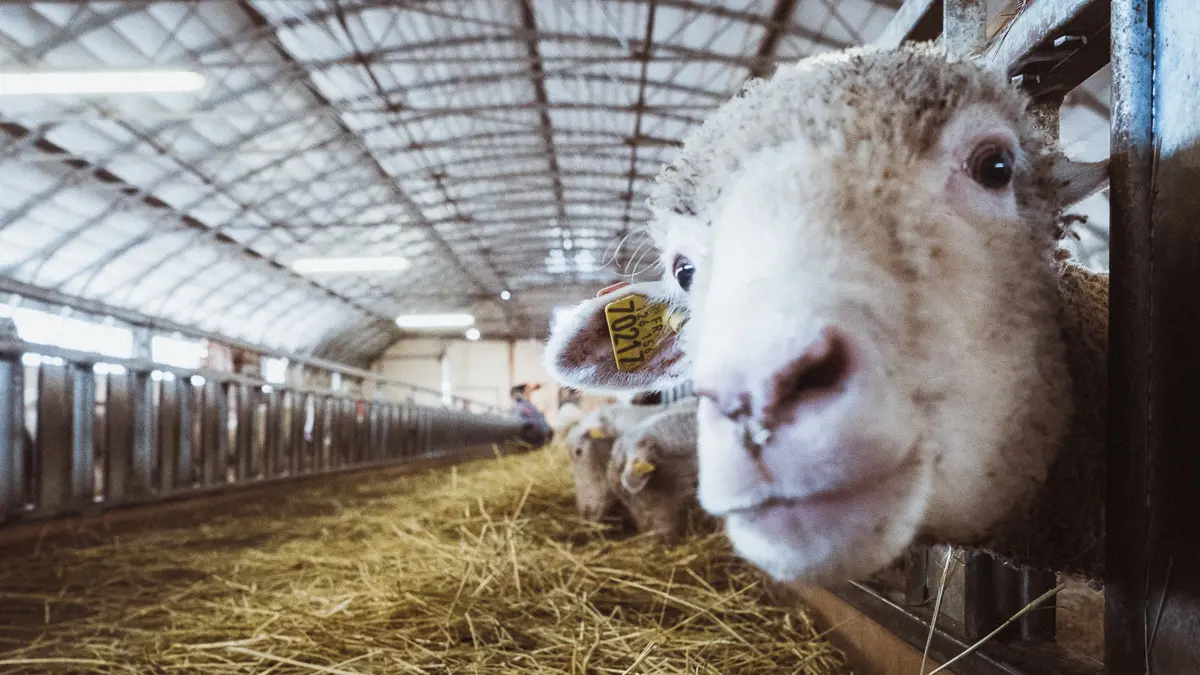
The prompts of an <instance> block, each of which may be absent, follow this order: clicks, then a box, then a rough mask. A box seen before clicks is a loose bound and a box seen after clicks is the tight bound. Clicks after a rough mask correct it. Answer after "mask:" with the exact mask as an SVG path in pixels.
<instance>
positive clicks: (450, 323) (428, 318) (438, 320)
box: [396, 314, 475, 328]
mask: <svg viewBox="0 0 1200 675" xmlns="http://www.w3.org/2000/svg"><path fill="white" fill-rule="evenodd" d="M474 324H475V317H474V316H471V315H470V314H404V315H402V316H398V317H396V325H397V326H399V327H401V328H466V327H467V326H472V325H474Z"/></svg>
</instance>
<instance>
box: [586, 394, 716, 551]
mask: <svg viewBox="0 0 1200 675" xmlns="http://www.w3.org/2000/svg"><path fill="white" fill-rule="evenodd" d="M696 409H697V401H696V399H694V398H692V399H685V400H684V401H681V402H680V403H678V404H676V405H674V406H672V407H670V408H669V409H667V410H665V411H663V412H660V413H658V414H656V415H652V416H651V417H648V418H646V419H645V420H643V421H642V422H641V423H639V424H638V425H636V426H634V427H632V428H630V429H629V430H627V431H626V432H625V433H623V434H621V437H620V438H619V439H617V441H616V443H615V444H614V445H613V449H612V458H611V459H610V460H609V463H608V481H607V482H608V486H609V489H610V490H612V492H613V493H615V494H616V495H617V499H618V500H620V502H621V503H622V504H623V505H624V506H625V508H626V510H627V511H628V512H629V514H630V515H631V516H632V518H633V522H634V524H635V525H636V526H637V529H638V531H639V532H642V533H649V534H653V535H655V536H657V537H659V538H661V539H663V540H664V541H665V542H667V543H668V544H673V543H677V542H678V541H679V540H680V539H682V538H683V536H684V534H685V533H686V532H687V528H688V525H689V523H690V521H691V520H692V516H693V515H694V513H695V512H696V511H698V510H699V503H698V502H697V500H696V487H697V474H698V467H697V458H696ZM701 522H702V523H703V521H701ZM703 525H708V524H707V523H703Z"/></svg>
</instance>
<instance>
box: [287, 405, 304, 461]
mask: <svg viewBox="0 0 1200 675" xmlns="http://www.w3.org/2000/svg"><path fill="white" fill-rule="evenodd" d="M304 403H305V396H304V394H302V393H300V392H298V391H293V392H292V431H291V441H290V442H289V443H288V455H289V456H290V458H289V460H288V463H289V465H291V467H292V473H293V474H296V475H298V474H302V473H306V472H307V470H308V467H307V463H306V462H305V461H304V459H305V457H304V456H305V452H304V447H305V446H304V422H305V420H306V418H307V417H308V415H307V408H306V407H305V405H304Z"/></svg>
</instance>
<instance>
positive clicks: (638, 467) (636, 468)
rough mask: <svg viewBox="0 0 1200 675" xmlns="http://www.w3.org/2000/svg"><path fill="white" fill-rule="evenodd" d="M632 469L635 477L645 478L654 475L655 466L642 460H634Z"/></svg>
mask: <svg viewBox="0 0 1200 675" xmlns="http://www.w3.org/2000/svg"><path fill="white" fill-rule="evenodd" d="M632 468H633V475H635V476H645V475H646V474H651V473H654V465H653V464H651V463H650V462H646V461H642V460H640V459H635V460H633V467H632Z"/></svg>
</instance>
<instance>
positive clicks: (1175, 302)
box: [1106, 0, 1200, 673]
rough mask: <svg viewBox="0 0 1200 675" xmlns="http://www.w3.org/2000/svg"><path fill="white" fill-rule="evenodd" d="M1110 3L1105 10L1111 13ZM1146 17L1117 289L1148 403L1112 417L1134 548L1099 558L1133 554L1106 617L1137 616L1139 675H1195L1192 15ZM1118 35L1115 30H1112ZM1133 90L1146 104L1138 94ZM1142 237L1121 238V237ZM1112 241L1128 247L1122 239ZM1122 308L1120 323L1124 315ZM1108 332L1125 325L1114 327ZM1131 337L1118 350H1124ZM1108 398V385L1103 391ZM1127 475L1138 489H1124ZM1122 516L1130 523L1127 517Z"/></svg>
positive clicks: (1198, 176) (1196, 323) (1175, 4)
mask: <svg viewBox="0 0 1200 675" xmlns="http://www.w3.org/2000/svg"><path fill="white" fill-rule="evenodd" d="M1116 4H1117V3H1114V6H1113V13H1114V14H1116V13H1117V12H1118V10H1117V7H1116ZM1122 4H1123V3H1122ZM1139 4H1141V3H1139ZM1146 10H1147V11H1146V13H1145V16H1146V17H1147V19H1148V22H1149V24H1148V28H1149V30H1148V32H1149V35H1150V40H1151V42H1150V46H1151V50H1152V51H1151V53H1150V57H1151V64H1152V72H1151V73H1150V75H1151V78H1150V80H1149V84H1150V90H1149V91H1150V94H1149V99H1150V100H1149V104H1148V105H1149V106H1150V110H1151V111H1152V114H1150V119H1151V121H1152V124H1153V126H1152V128H1151V135H1150V139H1151V140H1152V144H1151V146H1150V147H1149V148H1147V150H1151V152H1150V157H1151V162H1150V166H1149V171H1148V172H1146V173H1140V174H1132V175H1130V174H1124V175H1123V177H1124V178H1125V179H1130V178H1133V179H1134V180H1138V182H1137V183H1136V187H1133V189H1136V190H1137V191H1138V193H1140V194H1141V195H1143V196H1144V198H1145V199H1146V200H1147V201H1148V202H1149V209H1148V212H1149V226H1148V228H1147V230H1148V234H1149V241H1148V246H1149V255H1148V256H1147V257H1146V258H1144V259H1142V260H1140V261H1138V262H1141V263H1144V266H1141V267H1138V266H1137V263H1133V264H1129V263H1130V262H1131V261H1130V260H1129V259H1128V258H1127V257H1126V256H1128V255H1129V252H1128V251H1126V252H1124V253H1123V256H1122V262H1123V263H1125V264H1124V265H1123V266H1122V268H1121V269H1120V271H1122V272H1124V273H1125V274H1126V275H1130V276H1132V277H1133V279H1127V280H1126V283H1127V284H1131V285H1132V284H1139V283H1140V287H1141V290H1142V291H1143V294H1142V295H1141V297H1140V298H1138V299H1139V300H1141V301H1142V302H1143V303H1144V304H1141V305H1139V306H1137V309H1138V310H1139V311H1137V312H1136V314H1137V315H1139V317H1140V318H1141V320H1142V321H1144V322H1145V323H1146V328H1145V329H1146V330H1147V334H1146V338H1147V339H1146V342H1145V343H1141V344H1139V345H1138V346H1139V347H1145V348H1146V351H1145V352H1143V353H1138V352H1136V351H1135V352H1133V353H1129V352H1122V353H1121V356H1122V357H1124V358H1128V359H1130V360H1131V361H1132V362H1133V363H1134V364H1137V365H1145V363H1146V362H1148V366H1149V367H1148V368H1147V369H1146V372H1147V373H1148V382H1145V383H1146V384H1148V385H1149V387H1148V390H1147V389H1140V390H1139V389H1134V390H1133V391H1137V392H1138V393H1139V394H1140V395H1142V396H1147V397H1148V399H1149V400H1148V403H1147V407H1146V409H1145V412H1146V413H1147V414H1146V416H1145V417H1137V416H1133V415H1130V414H1129V412H1130V411H1129V409H1128V408H1127V409H1126V410H1124V411H1123V414H1124V417H1123V418H1122V421H1123V422H1125V423H1127V424H1130V426H1131V427H1132V429H1131V430H1130V431H1132V430H1136V432H1137V433H1144V434H1145V436H1144V439H1145V446H1144V448H1138V446H1136V445H1135V446H1134V450H1135V451H1136V450H1138V449H1141V450H1142V452H1141V454H1139V455H1135V456H1134V457H1133V459H1132V462H1129V463H1127V464H1126V466H1125V467H1124V468H1126V469H1129V468H1132V469H1133V470H1132V471H1129V470H1127V471H1125V472H1124V473H1110V474H1109V477H1110V480H1109V484H1110V485H1112V484H1113V483H1116V482H1120V483H1124V488H1125V489H1126V490H1129V489H1130V488H1132V493H1124V494H1121V496H1122V497H1125V498H1126V499H1127V501H1126V503H1124V504H1123V505H1118V506H1117V508H1119V509H1128V511H1127V512H1126V513H1124V514H1123V515H1122V516H1119V517H1120V518H1123V519H1125V520H1122V521H1118V522H1119V524H1120V525H1121V526H1122V529H1121V530H1120V535H1119V536H1121V537H1122V538H1121V539H1119V541H1123V542H1124V543H1126V544H1133V546H1132V547H1131V549H1125V550H1124V552H1122V553H1119V552H1118V551H1119V550H1120V549H1119V548H1118V546H1114V545H1113V542H1111V541H1110V542H1108V544H1109V547H1110V548H1109V549H1108V550H1109V551H1111V552H1112V555H1111V556H1110V557H1109V560H1110V561H1111V559H1112V558H1113V557H1121V556H1125V557H1133V558H1135V559H1137V560H1136V561H1134V562H1130V563H1128V565H1127V566H1126V565H1122V567H1120V568H1118V570H1119V571H1120V572H1123V573H1125V574H1128V573H1129V572H1130V571H1131V569H1136V570H1138V571H1140V572H1141V574H1140V575H1138V577H1137V579H1138V582H1139V583H1140V584H1141V587H1142V589H1143V590H1142V593H1143V596H1142V597H1140V598H1139V597H1138V596H1136V595H1133V596H1131V594H1129V593H1128V592H1127V591H1126V594H1125V595H1124V597H1123V598H1122V599H1123V600H1125V601H1126V603H1127V604H1126V605H1125V606H1124V607H1119V608H1118V610H1117V611H1119V612H1122V613H1127V614H1125V616H1126V617H1127V618H1129V619H1132V618H1133V617H1134V616H1136V617H1137V619H1138V620H1139V623H1138V624H1136V625H1140V626H1141V627H1142V631H1141V634H1142V638H1141V640H1142V642H1144V643H1145V644H1142V645H1140V646H1141V647H1142V649H1141V651H1140V652H1139V654H1138V655H1139V656H1140V657H1141V659H1142V660H1141V662H1140V663H1139V672H1140V670H1141V669H1145V670H1146V671H1147V672H1152V673H1195V672H1200V620H1198V615H1197V610H1196V601H1195V598H1196V597H1197V596H1198V595H1200V530H1197V528H1196V526H1195V514H1196V513H1197V511H1200V491H1197V489H1196V479H1197V476H1200V452H1197V448H1196V439H1197V438H1198V437H1200V417H1198V416H1197V414H1196V411H1197V410H1198V409H1200V387H1197V384H1196V383H1197V382H1198V381H1200V350H1197V347H1196V346H1197V344H1200V313H1197V312H1196V311H1195V303H1196V298H1197V297H1198V296H1200V267H1198V266H1197V264H1196V261H1197V260H1200V227H1197V223H1196V219H1197V214H1200V189H1197V186H1200V115H1197V114H1196V110H1197V107H1198V103H1200V86H1198V80H1197V76H1198V73H1200V12H1198V11H1197V6H1196V3H1195V2H1191V1H1189V0H1155V1H1154V2H1153V3H1152V4H1149V6H1148V7H1146ZM1123 11H1125V10H1123ZM1114 18H1115V17H1114ZM1117 30H1118V29H1117V26H1116V25H1115V23H1114V27H1113V33H1114V34H1115V33H1116V32H1117ZM1114 73H1115V70H1114ZM1134 95H1135V96H1136V95H1141V96H1143V97H1145V96H1146V93H1145V89H1140V90H1136V91H1135V92H1134ZM1115 145H1116V144H1115V143H1114V146H1115ZM1139 177H1140V180H1139V179H1138V178H1139ZM1130 187H1132V186H1130ZM1128 197H1129V195H1126V198H1128ZM1131 201H1132V200H1127V201H1126V202H1125V206H1129V205H1130V202H1131ZM1124 215H1125V214H1122V216H1124ZM1133 226H1134V223H1133V222H1128V221H1126V222H1123V223H1122V228H1123V229H1125V230H1128V229H1130V228H1132V227H1133ZM1143 234H1144V233H1138V234H1136V235H1132V234H1131V233H1129V232H1128V231H1126V232H1124V235H1125V236H1126V237H1129V238H1132V237H1133V236H1142V235H1143ZM1122 243H1123V244H1126V245H1128V244H1129V242H1128V240H1126V241H1123V242H1122ZM1114 276H1115V272H1114ZM1126 293H1128V289H1126ZM1128 299H1129V297H1128V295H1126V296H1122V300H1128ZM1127 311H1128V310H1127ZM1133 313H1135V312H1129V313H1126V314H1124V315H1123V316H1122V319H1124V320H1128V319H1130V318H1131V317H1130V316H1129V314H1133ZM1114 330H1118V329H1114ZM1119 330H1125V331H1131V332H1132V331H1133V330H1136V329H1131V328H1130V327H1129V326H1121V327H1120V329H1119ZM1129 337H1130V336H1128V335H1127V336H1126V338H1127V340H1128V338H1129ZM1130 342H1133V341H1132V340H1129V341H1127V342H1126V343H1125V344H1124V345H1123V346H1124V347H1129V346H1130V344H1129V343H1130ZM1139 362H1141V363H1139ZM1128 367H1130V365H1129V364H1123V365H1122V368H1128ZM1122 374H1123V375H1127V373H1124V372H1123V373H1122ZM1111 381H1112V380H1110V382H1111ZM1122 384H1125V385H1129V384H1135V385H1137V384H1142V382H1137V381H1133V382H1130V381H1124V382H1122ZM1114 392H1115V389H1110V395H1113V393H1114ZM1120 396H1121V397H1122V398H1121V403H1120V404H1119V405H1120V406H1122V407H1125V406H1130V404H1129V402H1128V401H1127V400H1126V398H1127V397H1128V396H1129V393H1128V392H1124V393H1122V394H1120ZM1130 407H1131V406H1130ZM1133 410H1136V411H1138V412H1141V410H1140V409H1138V408H1133ZM1126 433H1129V432H1128V431H1127V432H1126ZM1129 464H1132V467H1130V466H1129ZM1131 479H1133V480H1131ZM1138 479H1141V480H1140V482H1134V481H1136V480H1138ZM1118 489H1120V488H1118ZM1129 502H1136V503H1137V504H1136V505H1133V504H1130V503H1129ZM1130 512H1132V513H1133V514H1137V515H1138V516H1140V518H1138V519H1137V520H1134V521H1133V522H1129V517H1130ZM1110 527H1111V526H1110ZM1114 576H1115V575H1114ZM1115 580H1116V581H1117V582H1118V583H1119V584H1120V585H1121V586H1122V587H1127V586H1128V585H1129V584H1131V583H1133V578H1132V576H1120V577H1116V579H1115ZM1120 592H1121V591H1118V593H1120ZM1131 600H1132V602H1129V601H1131ZM1110 618H1112V617H1111V615H1110ZM1135 630H1136V629H1135ZM1113 637H1114V638H1115V637H1116V636H1113ZM1118 639H1119V638H1118ZM1106 644H1107V640H1106ZM1134 644H1137V642H1136V638H1135V640H1134ZM1106 665H1107V664H1106ZM1114 672H1120V671H1114ZM1125 672H1133V671H1132V670H1130V671H1125Z"/></svg>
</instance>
